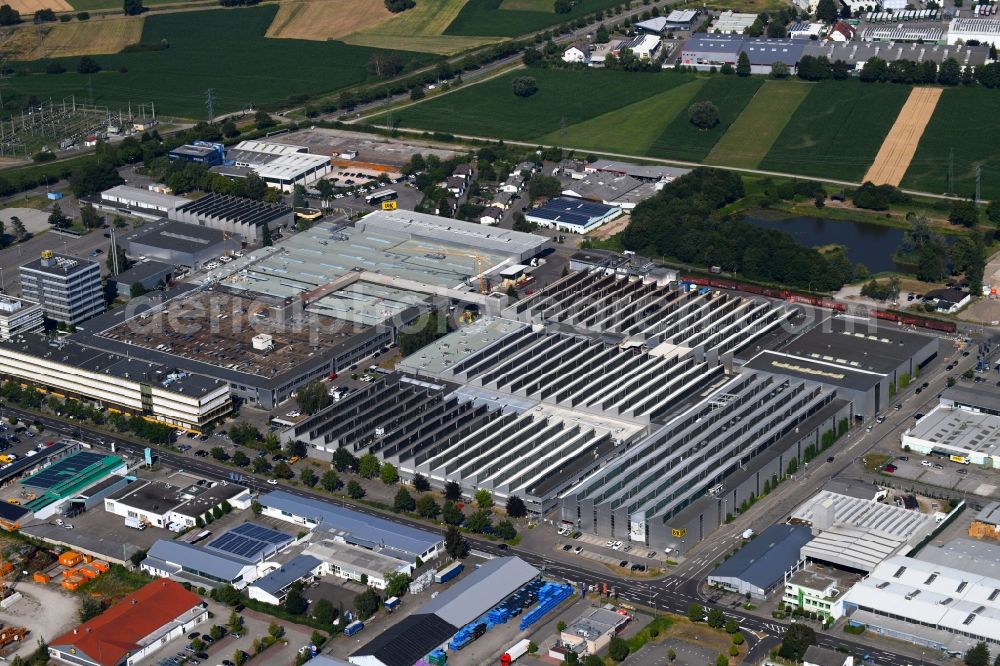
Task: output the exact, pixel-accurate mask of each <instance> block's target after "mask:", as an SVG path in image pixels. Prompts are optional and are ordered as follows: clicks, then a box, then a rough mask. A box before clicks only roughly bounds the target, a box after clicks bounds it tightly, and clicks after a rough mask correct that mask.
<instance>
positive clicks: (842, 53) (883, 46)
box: [803, 41, 990, 71]
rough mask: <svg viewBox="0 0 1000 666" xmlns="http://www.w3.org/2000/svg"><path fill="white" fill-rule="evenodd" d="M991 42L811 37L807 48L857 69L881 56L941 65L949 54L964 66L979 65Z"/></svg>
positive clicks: (813, 53) (987, 54)
mask: <svg viewBox="0 0 1000 666" xmlns="http://www.w3.org/2000/svg"><path fill="white" fill-rule="evenodd" d="M989 53H990V50H989V47H988V46H964V45H947V44H936V43H928V42H924V43H917V42H911V43H909V44H905V43H898V44H897V43H889V44H887V43H884V42H878V41H872V42H857V41H847V42H834V41H825V42H813V41H810V42H809V43H808V44H807V45H806V48H805V51H804V52H803V55H809V56H813V57H816V58H819V57H826V58H827V59H828V60H830V62H836V61H837V60H843V61H844V62H846V63H847V64H849V65H850V66H852V67H853V68H854V69H855V70H857V71H860V70H861V68H862V67H864V64H865V63H866V62H867V61H868V60H870V59H872V58H881V59H882V60H886V61H889V62H892V61H894V60H910V61H912V62H917V63H920V62H928V61H930V62H934V63H937V64H938V65H940V64H941V63H942V62H944V61H945V60H947V59H949V58H953V59H954V60H956V61H957V62H958V64H959V66H961V67H969V66H973V67H978V66H980V65H982V64H984V63H985V62H986V61H987V59H988V58H989Z"/></svg>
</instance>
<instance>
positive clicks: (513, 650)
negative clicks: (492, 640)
mask: <svg viewBox="0 0 1000 666" xmlns="http://www.w3.org/2000/svg"><path fill="white" fill-rule="evenodd" d="M529 645H531V641H529V640H528V639H527V638H524V639H521V640H519V641H518V642H516V643H514V644H513V645H511V646H510V647H509V648H507V651H506V652H504V653H503V656H502V657H501V658H500V662H501V663H507V664H509V663H511V662H514V661H517V660H518V659H519V658H520V657H523V656H524V655H526V654H528V646H529Z"/></svg>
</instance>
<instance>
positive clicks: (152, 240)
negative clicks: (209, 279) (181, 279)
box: [120, 220, 241, 270]
mask: <svg viewBox="0 0 1000 666" xmlns="http://www.w3.org/2000/svg"><path fill="white" fill-rule="evenodd" d="M120 243H121V245H122V247H124V248H125V253H126V254H128V256H130V257H136V258H138V257H146V258H148V259H153V260H155V261H159V262H162V263H164V264H167V265H169V266H186V267H188V268H192V269H195V270H197V269H200V268H201V267H202V266H203V265H204V264H205V263H207V262H209V261H211V260H213V259H215V258H216V257H219V256H222V255H224V254H229V253H230V252H232V251H234V250H237V249H239V248H240V246H241V243H240V241H239V240H236V239H231V238H229V237H228V236H227V234H226V233H225V232H223V231H221V230H219V229H213V228H211V227H203V226H200V225H197V224H188V223H186V222H177V221H174V220H164V221H161V222H155V223H152V224H149V225H146V226H143V227H141V228H140V229H137V230H136V231H134V232H132V233H131V234H128V235H127V236H124V237H123V238H122V239H121V241H120Z"/></svg>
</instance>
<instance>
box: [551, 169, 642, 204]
mask: <svg viewBox="0 0 1000 666" xmlns="http://www.w3.org/2000/svg"><path fill="white" fill-rule="evenodd" d="M656 192H657V185H656V183H648V182H643V181H641V180H638V179H637V178H633V177H632V176H608V175H603V174H595V175H594V176H587V177H585V178H583V179H580V180H573V181H572V182H571V183H570V184H569V185H566V186H565V187H564V188H563V191H562V193H563V195H564V196H567V197H573V198H576V199H587V200H589V201H597V202H599V203H603V204H605V205H608V206H616V207H618V208H621V209H622V210H623V211H627V210H632V209H633V208H635V207H636V205H637V204H638V203H639V202H641V201H645V200H646V199H649V198H650V197H652V196H653V195H654V194H656Z"/></svg>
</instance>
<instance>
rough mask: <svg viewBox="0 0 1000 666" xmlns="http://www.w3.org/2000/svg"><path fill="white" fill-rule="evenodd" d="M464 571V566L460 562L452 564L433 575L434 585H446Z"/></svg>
mask: <svg viewBox="0 0 1000 666" xmlns="http://www.w3.org/2000/svg"><path fill="white" fill-rule="evenodd" d="M464 570H465V565H464V564H462V563H461V562H452V563H451V564H449V565H448V566H446V567H445V568H444V569H441V571H438V572H437V573H435V574H434V582H435V583H447V582H448V581H449V580H451V579H452V578H454V577H455V576H457V575H458V574H460V573H462V571H464Z"/></svg>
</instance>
